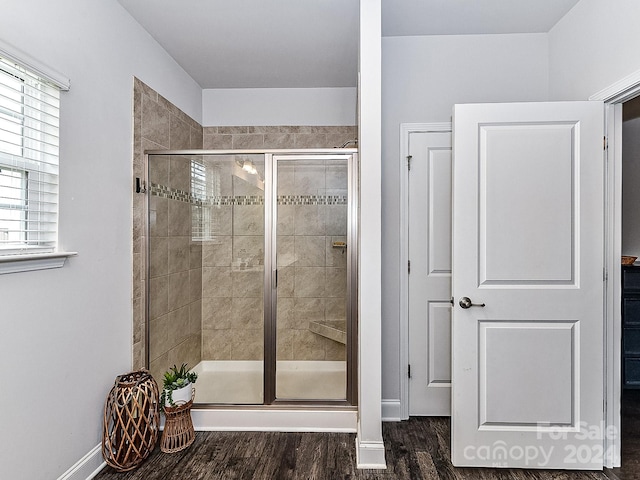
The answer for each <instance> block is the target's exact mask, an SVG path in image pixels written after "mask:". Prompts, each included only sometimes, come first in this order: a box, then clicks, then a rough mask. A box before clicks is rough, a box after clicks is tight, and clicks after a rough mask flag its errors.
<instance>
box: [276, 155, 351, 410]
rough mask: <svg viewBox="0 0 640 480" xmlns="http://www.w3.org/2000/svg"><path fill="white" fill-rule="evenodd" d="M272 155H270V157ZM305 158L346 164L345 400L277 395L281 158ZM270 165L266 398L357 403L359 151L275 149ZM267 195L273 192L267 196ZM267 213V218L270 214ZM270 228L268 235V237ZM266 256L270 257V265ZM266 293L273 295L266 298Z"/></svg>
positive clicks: (293, 402)
mask: <svg viewBox="0 0 640 480" xmlns="http://www.w3.org/2000/svg"><path fill="white" fill-rule="evenodd" d="M267 157H270V158H267ZM283 160H286V161H303V160H344V161H345V162H346V164H347V235H346V237H347V248H346V254H347V306H346V313H347V318H346V326H347V344H346V368H347V371H346V376H347V382H346V385H347V391H346V392H345V395H346V399H345V400H328V399H316V400H313V399H311V400H307V399H305V400H296V399H278V398H276V366H277V353H276V352H277V305H278V299H277V276H278V269H277V264H276V263H277V262H276V258H277V223H278V219H277V208H278V178H277V177H278V176H277V171H278V162H279V161H283ZM267 165H269V166H271V168H270V169H269V173H270V175H271V178H270V182H268V183H269V184H270V190H269V192H267V182H266V174H265V198H270V199H271V201H270V202H269V208H268V211H267V209H265V252H270V254H269V255H265V312H266V311H267V310H266V308H267V306H269V309H270V310H269V311H270V315H266V314H265V345H264V348H265V365H264V367H265V368H264V375H265V378H264V387H265V390H264V402H265V404H269V405H296V404H302V405H308V404H314V405H335V406H355V405H357V399H358V395H357V372H358V369H357V351H358V341H357V338H358V336H357V324H358V292H357V285H358V281H357V272H358V264H357V261H358V194H357V192H358V153H357V150H356V149H343V148H336V149H330V150H308V151H287V152H274V153H271V154H266V156H265V172H266V170H267ZM267 195H270V197H268V196H267ZM267 217H268V218H267ZM267 232H269V236H268V237H267ZM267 257H268V258H269V261H268V265H267ZM267 297H270V298H269V299H267Z"/></svg>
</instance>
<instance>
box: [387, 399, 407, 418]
mask: <svg viewBox="0 0 640 480" xmlns="http://www.w3.org/2000/svg"><path fill="white" fill-rule="evenodd" d="M401 411H402V406H401V405H400V400H398V399H392V400H389V399H387V400H385V399H384V398H383V399H382V421H383V422H399V421H400V420H403V418H402V413H401Z"/></svg>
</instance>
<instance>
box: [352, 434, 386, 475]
mask: <svg viewBox="0 0 640 480" xmlns="http://www.w3.org/2000/svg"><path fill="white" fill-rule="evenodd" d="M356 463H357V467H358V468H374V469H378V470H385V469H386V468H387V462H386V460H385V458H384V442H361V441H360V435H358V436H357V437H356Z"/></svg>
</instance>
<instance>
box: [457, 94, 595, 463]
mask: <svg viewBox="0 0 640 480" xmlns="http://www.w3.org/2000/svg"><path fill="white" fill-rule="evenodd" d="M603 124H604V121H603V105H602V104H601V103H600V102H559V103H540V104H534V103H531V104H486V105H481V104H477V105H456V106H455V108H454V163H453V178H454V183H453V283H452V288H453V295H454V297H455V305H454V308H453V319H452V321H453V324H452V337H453V340H452V354H453V363H452V380H453V392H452V396H453V398H452V405H453V416H452V460H453V463H454V465H456V466H509V467H524V468H563V469H601V468H602V465H603V432H602V423H601V422H602V420H603V363H604V360H603V359H604V344H603V325H604V320H603V291H604V289H603V286H604V281H603V271H604V270H603V267H604V262H603V250H604V246H603V239H604V227H603V219H604V208H603V202H604V194H603V185H604V181H603V180H604V161H603V156H604V155H603ZM463 297H468V298H469V299H470V300H471V302H473V304H474V305H475V306H471V307H469V308H462V307H461V306H460V304H459V302H460V301H461V299H462V298H463ZM482 304H484V305H485V306H479V305H482Z"/></svg>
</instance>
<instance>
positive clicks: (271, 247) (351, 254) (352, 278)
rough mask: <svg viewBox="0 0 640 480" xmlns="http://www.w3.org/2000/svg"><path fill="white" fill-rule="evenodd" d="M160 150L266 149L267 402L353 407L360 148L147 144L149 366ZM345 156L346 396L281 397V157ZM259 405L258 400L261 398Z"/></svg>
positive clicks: (225, 152)
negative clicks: (152, 223)
mask: <svg viewBox="0 0 640 480" xmlns="http://www.w3.org/2000/svg"><path fill="white" fill-rule="evenodd" d="M156 155H168V156H171V155H180V156H191V155H198V156H209V155H210V156H216V155H264V162H265V164H264V165H265V178H264V186H265V190H264V201H265V209H264V222H265V223H264V252H265V255H264V363H263V376H264V377H263V389H264V392H263V404H262V405H263V406H270V405H273V406H277V405H300V406H302V407H304V406H305V405H322V406H335V407H348V406H356V405H357V398H358V395H357V372H358V365H357V351H358V348H357V347H358V333H357V330H358V327H357V326H358V307H357V300H358V292H357V285H358V282H357V275H358V212H359V209H358V199H359V195H358V177H359V175H358V169H359V164H358V150H357V149H355V148H331V149H326V148H325V149H283V150H265V149H261V150H147V151H145V152H144V183H143V185H142V190H141V191H140V193H144V194H145V196H146V198H145V202H144V203H145V208H144V218H145V222H144V226H143V228H144V237H145V241H144V243H145V252H144V254H145V272H146V274H145V280H146V281H145V282H144V283H145V305H144V309H145V325H144V327H145V343H146V345H145V347H146V348H145V363H146V367H147V368H149V362H150V358H149V308H150V300H149V293H150V292H149V281H148V279H149V273H150V272H149V268H150V248H149V241H150V235H149V214H150V207H149V202H150V197H151V192H150V190H151V188H150V187H151V184H150V180H149V164H150V157H151V156H156ZM296 159H299V160H313V159H322V160H335V159H338V160H345V161H346V162H347V171H348V174H347V175H348V180H347V181H348V189H347V249H346V254H347V292H348V293H347V318H346V324H347V344H346V368H347V371H346V376H347V381H346V386H347V391H346V392H345V393H346V399H345V400H327V399H317V400H313V399H311V400H307V399H305V400H296V399H286V400H279V399H276V342H277V337H276V335H277V323H276V319H277V316H276V310H277V291H276V280H277V268H276V248H277V240H276V236H275V235H276V224H277V214H276V210H277V175H276V172H277V162H278V160H296ZM258 405H259V404H258ZM194 406H195V407H196V408H198V407H199V406H201V407H211V406H215V407H227V406H228V407H237V406H238V405H235V404H196V405H194Z"/></svg>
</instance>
